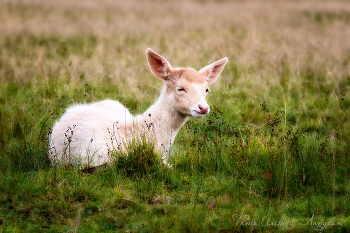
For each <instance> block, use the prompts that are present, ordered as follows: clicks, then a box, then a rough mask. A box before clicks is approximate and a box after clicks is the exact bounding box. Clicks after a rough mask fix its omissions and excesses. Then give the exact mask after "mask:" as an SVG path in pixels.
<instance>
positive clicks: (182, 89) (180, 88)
mask: <svg viewBox="0 0 350 233" xmlns="http://www.w3.org/2000/svg"><path fill="white" fill-rule="evenodd" d="M177 90H178V91H185V89H184V88H183V87H178V88H177Z"/></svg>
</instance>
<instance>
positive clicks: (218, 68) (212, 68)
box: [199, 57, 228, 85]
mask: <svg viewBox="0 0 350 233" xmlns="http://www.w3.org/2000/svg"><path fill="white" fill-rule="evenodd" d="M227 61H228V58H227V57H225V58H223V59H220V60H218V61H216V62H214V63H212V64H210V65H208V66H206V67H204V68H202V69H201V70H200V71H199V73H200V74H201V75H202V77H203V78H204V79H205V80H206V81H207V82H208V84H209V85H210V84H213V83H214V82H215V81H216V80H217V79H218V78H219V76H220V74H221V72H222V70H223V69H224V67H225V65H226V63H227Z"/></svg>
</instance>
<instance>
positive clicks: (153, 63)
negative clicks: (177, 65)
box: [146, 48, 173, 81]
mask: <svg viewBox="0 0 350 233" xmlns="http://www.w3.org/2000/svg"><path fill="white" fill-rule="evenodd" d="M146 57H147V61H148V66H149V68H150V70H151V71H152V73H153V74H154V76H156V77H158V78H160V79H163V80H164V81H167V80H169V77H168V74H169V73H170V72H171V70H172V69H173V68H172V67H171V65H170V63H169V62H168V61H167V60H166V59H165V58H164V57H162V56H160V55H159V54H158V53H156V52H154V51H153V50H152V49H150V48H148V49H147V50H146Z"/></svg>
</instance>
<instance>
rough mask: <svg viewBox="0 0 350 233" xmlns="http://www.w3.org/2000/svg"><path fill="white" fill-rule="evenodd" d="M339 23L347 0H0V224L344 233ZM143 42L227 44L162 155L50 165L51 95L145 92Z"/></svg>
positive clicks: (345, 90)
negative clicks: (214, 77) (105, 164)
mask: <svg viewBox="0 0 350 233" xmlns="http://www.w3.org/2000/svg"><path fill="white" fill-rule="evenodd" d="M349 24H350V4H349V3H348V2H347V1H263V0H261V1H229V0H227V1H225V0H222V1H211V0H207V1H205V0H193V1H185V0H182V1H177V2H176V4H175V3H174V2H173V1H160V0H145V1H136V0H130V1H119V0H100V1H93V0H81V1H68V0H61V1H53V0H52V1H44V0H23V1H19V0H18V1H10V0H0V232H21V231H24V232H41V231H44V232H108V231H110V232H115V231H120V232H159V231H165V232H320V231H322V232H349V231H350V217H349V216H350V200H349V194H350V179H349V178H350V43H349V41H350V27H349ZM148 47H150V48H152V49H154V50H155V51H156V52H158V53H160V54H162V55H163V56H164V57H165V58H167V59H168V60H169V62H170V63H171V64H172V65H173V66H179V67H181V66H191V67H193V68H195V69H199V68H201V67H203V66H205V65H207V64H210V63H212V62H214V61H216V60H218V59H220V58H222V57H228V58H229V62H228V64H227V65H226V67H225V69H224V71H223V73H222V75H221V78H220V79H219V81H218V82H217V83H215V85H213V87H211V95H210V97H209V100H208V102H209V104H210V106H211V110H212V111H211V113H210V114H209V116H206V117H205V118H201V119H190V120H189V121H188V122H187V123H186V125H185V126H184V127H183V128H182V130H180V132H179V134H178V135H177V138H176V141H175V143H174V144H173V146H172V149H171V154H172V157H171V164H172V168H171V169H170V168H167V167H164V166H163V165H161V163H160V162H159V159H158V158H157V157H154V154H153V153H151V152H150V149H151V148H149V147H147V146H146V145H135V148H133V151H134V152H135V153H130V154H131V155H132V156H130V157H128V158H125V159H124V160H120V161H119V162H118V163H117V164H116V165H115V166H112V167H110V168H108V169H106V170H98V171H95V172H92V173H84V172H82V171H80V170H77V169H73V170H67V169H65V168H63V167H58V168H51V166H50V163H49V160H48V157H47V154H48V135H49V133H50V127H52V126H53V124H54V122H55V121H56V120H57V119H59V117H60V116H61V115H62V114H63V113H64V111H65V109H66V107H67V106H69V105H71V104H74V103H85V102H87V103H89V102H93V101H99V100H103V99H107V98H109V99H115V100H118V101H120V102H121V103H122V104H124V105H126V106H127V107H128V108H129V109H130V111H131V112H132V113H133V114H139V113H141V112H143V111H144V110H146V109H147V108H148V107H149V106H150V105H151V104H152V103H153V102H154V101H155V100H156V98H157V96H158V95H159V93H160V90H159V89H161V87H162V85H163V83H162V82H161V81H160V80H159V79H157V78H155V77H154V76H153V75H152V74H151V72H150V71H149V69H148V66H147V62H146V57H145V50H146V48H148ZM140 155H145V156H146V157H147V156H148V158H149V159H150V161H151V162H150V164H148V166H146V165H144V164H138V163H137V158H138V156H140Z"/></svg>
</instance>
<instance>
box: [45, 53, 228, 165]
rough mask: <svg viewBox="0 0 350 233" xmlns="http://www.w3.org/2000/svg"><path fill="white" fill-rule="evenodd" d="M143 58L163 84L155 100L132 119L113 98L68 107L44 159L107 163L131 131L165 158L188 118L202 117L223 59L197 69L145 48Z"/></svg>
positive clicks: (224, 63)
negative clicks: (149, 140)
mask: <svg viewBox="0 0 350 233" xmlns="http://www.w3.org/2000/svg"><path fill="white" fill-rule="evenodd" d="M146 56H147V61H148V65H149V68H150V69H151V71H152V73H153V74H154V76H156V77H157V78H160V79H162V80H163V81H164V84H165V85H164V88H163V91H162V93H161V94H160V97H159V98H158V100H157V101H156V102H155V103H154V104H153V105H152V106H151V107H150V108H149V109H147V110H146V111H145V112H144V113H143V114H141V115H138V116H135V117H133V116H132V115H131V114H130V112H129V110H128V109H127V108H125V107H124V106H123V105H122V104H121V103H119V102H117V101H113V100H104V101H101V102H97V103H91V104H78V105H74V106H72V107H70V108H68V109H67V111H66V113H65V114H64V115H63V116H62V117H61V119H60V120H59V121H57V122H56V123H55V125H54V127H53V128H52V134H51V136H50V150H49V157H50V160H51V162H52V164H53V165H56V164H57V163H63V164H65V165H68V164H70V165H73V166H74V165H79V166H99V165H103V164H108V163H110V162H111V161H112V160H111V152H112V151H113V150H115V149H116V150H120V151H122V150H123V149H124V150H125V144H126V143H128V142H130V140H132V138H133V135H135V133H134V132H140V133H141V132H144V133H146V135H148V137H151V138H152V140H153V142H154V147H155V150H156V151H158V152H160V153H161V154H162V157H163V161H165V162H166V154H167V153H166V151H168V150H169V148H170V146H171V144H172V142H173V141H174V139H175V137H176V134H177V132H178V131H179V129H180V128H181V127H182V126H183V125H184V124H185V122H186V120H187V119H188V117H190V116H193V117H203V116H204V115H206V114H207V113H209V111H210V108H209V106H208V104H207V102H206V96H207V94H208V92H209V85H210V84H213V83H214V82H215V81H216V80H217V79H218V77H219V75H220V73H221V71H222V70H223V68H224V67H225V65H226V63H227V61H228V59H227V58H226V57H225V58H223V59H221V60H218V61H216V62H214V63H212V64H211V65H208V66H206V67H204V68H202V69H201V70H199V71H196V70H194V69H192V68H172V66H171V65H170V63H169V62H168V61H167V60H166V59H165V58H164V57H162V56H160V55H159V54H157V53H155V52H154V51H153V50H151V49H147V50H146ZM150 126H151V127H150ZM164 155H165V156H164Z"/></svg>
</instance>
